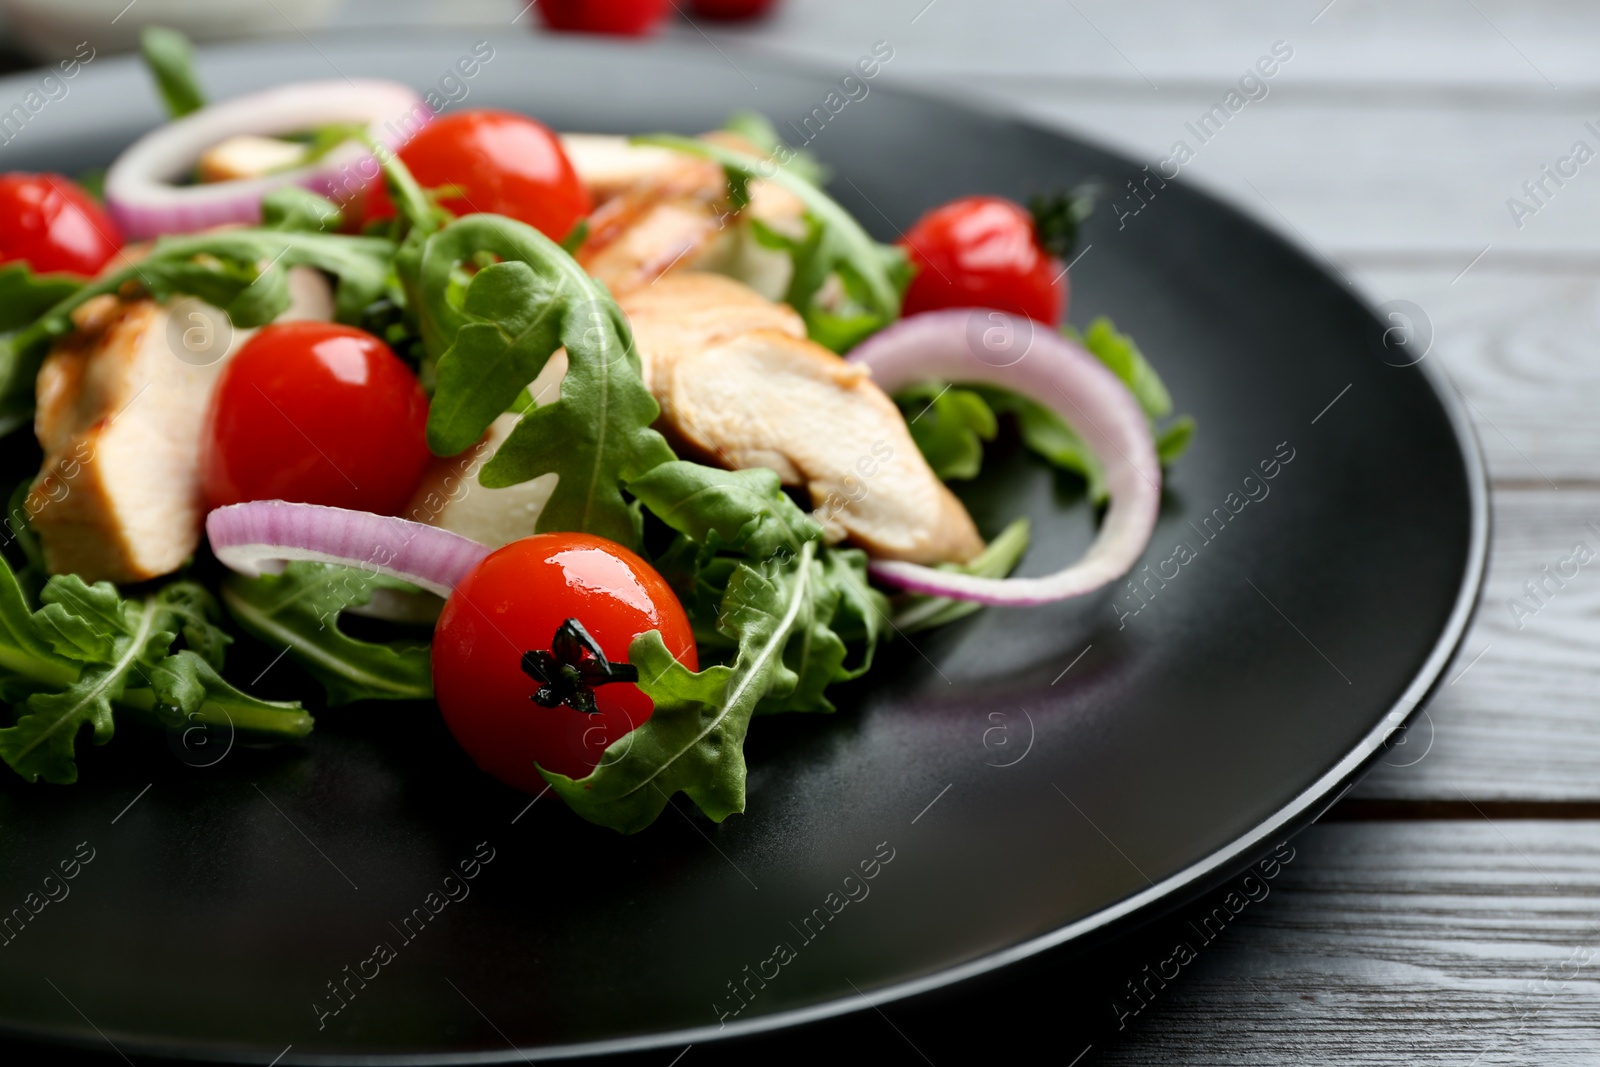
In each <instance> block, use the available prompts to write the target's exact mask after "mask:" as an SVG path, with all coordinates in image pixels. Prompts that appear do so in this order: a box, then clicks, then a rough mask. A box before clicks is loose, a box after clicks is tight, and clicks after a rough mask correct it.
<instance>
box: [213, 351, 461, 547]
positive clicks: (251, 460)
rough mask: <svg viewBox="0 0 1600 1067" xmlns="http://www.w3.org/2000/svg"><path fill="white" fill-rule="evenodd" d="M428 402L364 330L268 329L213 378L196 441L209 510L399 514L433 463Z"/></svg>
mask: <svg viewBox="0 0 1600 1067" xmlns="http://www.w3.org/2000/svg"><path fill="white" fill-rule="evenodd" d="M427 422H428V398H427V397H426V395H424V394H423V392H422V387H421V386H420V385H419V384H417V378H416V375H414V374H412V373H411V369H410V368H409V367H407V366H406V365H405V364H404V363H402V362H401V361H400V358H399V357H398V356H396V355H395V354H394V353H393V352H391V351H390V350H389V346H388V345H386V344H384V343H383V342H382V341H380V340H378V339H377V338H376V337H373V336H372V335H371V334H369V333H363V332H362V331H360V330H357V329H353V328H352V327H349V326H335V325H332V324H330V323H326V322H285V323H279V324H276V325H272V326H264V327H262V329H261V330H260V331H259V332H257V333H256V335H255V336H254V337H252V338H250V340H248V341H246V342H245V343H244V345H243V347H241V348H240V349H239V352H238V354H237V355H235V356H234V357H233V361H232V362H230V363H229V364H228V365H227V366H226V367H225V368H223V371H222V374H221V376H220V377H219V378H218V380H217V385H216V389H215V390H214V391H213V392H212V394H211V406H210V408H209V409H208V411H207V413H206V421H205V429H204V431H203V436H202V437H201V457H200V477H201V483H202V487H203V490H204V493H205V498H206V503H207V505H208V506H210V507H213V508H217V507H222V506H224V505H226V504H238V503H240V502H242V501H246V500H294V501H299V502H301V503H306V504H331V505H333V506H335V507H341V508H354V509H357V510H360V511H373V512H377V513H378V514H381V515H393V514H396V513H397V512H399V511H400V510H401V509H402V508H404V507H405V506H406V504H407V503H408V502H409V501H410V499H411V494H412V492H414V491H415V490H416V487H417V483H418V482H419V481H421V479H422V472H423V468H424V467H425V466H426V465H427V462H428V456H429V453H428V444H427V438H426V428H427Z"/></svg>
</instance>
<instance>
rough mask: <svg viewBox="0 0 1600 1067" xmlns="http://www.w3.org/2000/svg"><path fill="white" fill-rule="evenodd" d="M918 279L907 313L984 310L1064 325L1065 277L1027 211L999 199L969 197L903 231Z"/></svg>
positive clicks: (909, 292)
mask: <svg viewBox="0 0 1600 1067" xmlns="http://www.w3.org/2000/svg"><path fill="white" fill-rule="evenodd" d="M903 247H904V248H905V250H906V253H907V255H908V256H909V257H910V259H911V262H912V263H913V264H914V265H915V267H916V268H917V269H916V274H915V276H914V277H913V278H912V279H911V287H910V288H909V289H908V290H907V291H906V299H905V308H904V310H905V313H906V314H907V315H911V314H915V313H916V312H919V311H932V310H935V309H938V308H952V307H983V308H995V309H997V310H999V311H1009V312H1012V313H1013V314H1017V315H1024V316H1026V317H1028V318H1030V319H1034V320H1036V321H1038V322H1043V323H1048V324H1049V325H1052V326H1055V325H1059V324H1060V322H1061V319H1062V317H1063V316H1064V315H1065V314H1066V304H1067V272H1066V268H1065V267H1063V266H1062V264H1061V262H1060V260H1058V259H1057V258H1056V256H1054V255H1052V254H1051V250H1049V249H1047V248H1046V247H1044V245H1043V244H1042V243H1041V241H1040V239H1039V234H1038V232H1037V229H1036V220H1035V217H1034V216H1033V215H1032V214H1030V213H1029V211H1028V209H1027V208H1024V207H1023V206H1022V205H1021V204H1018V203H1015V202H1014V201H1011V200H1006V199H1004V198H1003V197H998V196H969V197H963V198H962V199H960V200H952V201H951V202H950V203H948V204H945V205H944V206H943V207H938V208H935V209H934V210H932V211H930V212H928V213H927V214H926V215H924V216H922V218H920V219H918V220H917V224H916V225H915V226H913V227H911V229H910V230H909V231H907V232H906V235H905V241H904V242H903Z"/></svg>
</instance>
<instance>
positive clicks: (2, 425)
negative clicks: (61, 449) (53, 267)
mask: <svg viewBox="0 0 1600 1067" xmlns="http://www.w3.org/2000/svg"><path fill="white" fill-rule="evenodd" d="M81 288H83V280H82V279H80V278H77V277H75V276H73V275H68V274H34V273H33V272H32V271H30V270H29V269H28V267H27V265H26V264H24V263H8V264H6V265H5V266H3V267H0V436H3V435H5V434H8V433H10V432H11V431H12V430H15V429H16V428H17V427H19V426H21V425H23V424H24V423H26V422H28V421H29V420H30V419H31V418H32V417H33V388H34V380H35V379H36V378H37V377H38V374H39V364H38V361H37V360H32V361H30V359H29V357H28V356H26V355H24V354H22V353H21V352H20V351H19V349H18V348H17V345H16V339H17V337H18V336H19V335H20V334H23V333H25V332H27V329H28V327H30V326H31V325H32V324H33V323H34V322H36V321H37V320H38V319H39V317H40V316H41V315H43V314H45V312H47V311H49V310H50V309H51V308H53V307H55V306H56V305H58V304H60V303H61V302H62V301H64V300H67V299H68V298H70V297H71V296H72V295H73V294H74V293H76V292H77V291H78V290H79V289H81Z"/></svg>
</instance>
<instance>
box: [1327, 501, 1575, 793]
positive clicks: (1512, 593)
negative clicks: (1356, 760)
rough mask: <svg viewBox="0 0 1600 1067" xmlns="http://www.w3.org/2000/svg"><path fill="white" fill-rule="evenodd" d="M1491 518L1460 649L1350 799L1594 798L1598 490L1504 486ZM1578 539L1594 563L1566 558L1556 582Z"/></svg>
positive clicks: (1401, 592) (1572, 555) (1397, 593)
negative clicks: (1478, 593) (1530, 587)
mask: <svg viewBox="0 0 1600 1067" xmlns="http://www.w3.org/2000/svg"><path fill="white" fill-rule="evenodd" d="M1494 523H1495V529H1494V541H1493V548H1492V558H1491V562H1490V569H1489V576H1488V581H1487V583H1486V585H1485V591H1484V595H1483V598H1482V600H1481V601H1480V606H1479V611H1478V617H1477V621H1476V623H1475V624H1474V626H1473V629H1472V631H1471V633H1470V634H1469V635H1468V637H1467V640H1466V642H1465V644H1464V645H1463V646H1462V652H1461V654H1460V655H1459V656H1458V657H1457V660H1456V663H1455V664H1454V665H1453V666H1452V667H1451V668H1450V669H1449V671H1447V672H1446V679H1447V681H1446V683H1445V684H1444V685H1443V686H1442V687H1441V688H1440V690H1439V692H1438V694H1437V695H1436V696H1435V698H1434V700H1433V701H1432V703H1430V704H1429V705H1428V706H1427V707H1426V708H1425V709H1424V711H1423V712H1422V714H1421V715H1420V716H1419V718H1418V720H1417V722H1416V723H1415V724H1414V725H1413V726H1412V727H1411V729H1410V730H1409V731H1408V733H1407V734H1406V736H1405V739H1404V742H1403V744H1401V745H1398V746H1396V747H1394V748H1393V749H1392V750H1391V751H1390V752H1389V753H1388V754H1387V755H1386V756H1385V757H1384V762H1383V763H1382V764H1380V765H1379V766H1378V767H1376V768H1375V769H1374V770H1373V771H1372V773H1371V774H1369V775H1368V776H1367V777H1366V778H1365V779H1364V780H1363V781H1362V782H1360V783H1359V784H1358V785H1357V786H1356V788H1355V789H1354V790H1353V791H1352V794H1351V795H1352V796H1353V797H1357V798H1365V799H1369V800H1371V799H1389V800H1397V799H1405V800H1442V801H1454V802H1460V801H1462V800H1463V799H1464V798H1467V797H1470V798H1471V799H1472V800H1474V801H1477V800H1496V801H1522V800H1543V801H1590V802H1592V801H1600V717H1597V716H1596V715H1595V693H1596V692H1597V691H1600V532H1597V531H1600V490H1596V489H1577V488H1566V489H1560V490H1554V489H1542V490H1541V489H1522V490H1503V491H1501V492H1499V493H1497V494H1496V496H1495V498H1494ZM1591 524H1593V525H1591ZM1580 543H1582V544H1584V545H1586V546H1587V547H1588V549H1590V550H1591V551H1593V552H1594V554H1595V559H1594V561H1593V562H1591V563H1590V564H1588V565H1587V566H1581V567H1580V566H1579V565H1578V564H1577V562H1576V559H1575V558H1574V559H1573V563H1572V564H1570V565H1569V567H1568V570H1569V571H1572V570H1576V574H1575V576H1573V577H1569V578H1561V576H1560V574H1559V571H1560V569H1561V564H1562V561H1563V560H1566V559H1569V558H1573V557H1574V549H1575V547H1576V546H1577V545H1578V544H1580ZM1546 567H1548V568H1549V570H1550V572H1551V573H1556V579H1549V580H1547V579H1546V577H1545V575H1546V573H1547V572H1546V571H1545V570H1544V568H1546ZM1530 581H1532V582H1535V583H1538V582H1544V583H1545V589H1544V591H1543V592H1541V594H1540V597H1539V599H1538V600H1535V599H1534V598H1533V597H1531V596H1530V595H1529V594H1528V592H1527V591H1526V589H1525V588H1524V583H1526V582H1530ZM1558 581H1559V584H1558ZM1396 595H1404V592H1403V590H1397V591H1396ZM1512 602H1516V603H1519V604H1521V605H1522V607H1520V608H1518V609H1516V610H1513V609H1512V608H1511V607H1510V606H1509V605H1510V604H1511V603H1512Z"/></svg>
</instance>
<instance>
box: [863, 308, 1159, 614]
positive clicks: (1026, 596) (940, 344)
mask: <svg viewBox="0 0 1600 1067" xmlns="http://www.w3.org/2000/svg"><path fill="white" fill-rule="evenodd" d="M849 359H850V362H852V363H861V364H864V365H866V366H867V367H870V368H871V370H872V377H873V380H874V381H875V382H876V383H877V384H878V387H879V388H881V389H883V391H884V392H886V393H893V392H895V391H897V390H899V389H903V388H905V387H906V386H908V385H912V384H915V383H917V382H923V381H927V380H929V379H938V380H940V381H949V382H956V383H960V382H983V383H986V384H989V385H998V386H1001V387H1003V388H1006V389H1010V390H1012V391H1014V392H1018V393H1021V394H1023V395H1024V396H1027V397H1028V398H1030V399H1032V400H1036V401H1038V402H1039V403H1041V404H1045V405H1046V406H1048V407H1050V408H1051V409H1052V410H1054V411H1055V412H1056V413H1057V414H1058V415H1060V416H1061V417H1062V418H1063V419H1065V420H1066V421H1067V422H1068V423H1069V424H1070V425H1071V426H1072V428H1073V429H1074V430H1076V431H1077V432H1078V434H1079V435H1080V436H1081V437H1082V438H1083V439H1084V441H1085V442H1086V443H1087V444H1088V446H1089V448H1090V450H1091V451H1093V452H1094V454H1095V456H1096V458H1098V459H1099V460H1100V463H1101V465H1102V466H1103V467H1104V468H1105V474H1106V485H1107V487H1108V488H1109V489H1110V491H1111V505H1110V507H1109V508H1108V510H1107V512H1106V517H1105V522H1104V523H1102V524H1101V527H1100V532H1099V534H1098V535H1097V536H1096V537H1095V541H1094V544H1092V545H1091V546H1090V547H1089V551H1088V552H1086V553H1085V554H1084V556H1083V558H1082V559H1080V560H1078V561H1077V562H1076V563H1074V564H1072V565H1071V566H1069V567H1067V568H1065V569H1063V570H1060V571H1057V572H1056V573H1054V574H1052V575H1049V576H1048V577H1044V578H979V577H975V576H973V575H967V574H959V573H955V572H952V571H942V570H936V569H934V568H932V567H923V566H919V565H917V564H914V563H902V562H898V561H890V560H875V561H873V562H872V563H870V564H869V565H868V567H869V570H870V571H871V573H872V574H873V575H874V576H875V577H877V578H880V579H882V580H883V581H885V582H888V583H889V584H891V585H895V586H899V587H900V588H902V589H908V590H911V591H912V592H917V593H927V594H929V595H932V596H942V597H950V598H952V599H956V600H973V601H977V602H978V603H980V604H994V605H1009V606H1015V607H1021V606H1027V605H1030V604H1044V603H1048V602H1050V601H1054V600H1065V599H1068V598H1069V597H1075V596H1082V595H1084V594H1085V593H1090V592H1093V591H1094V590H1096V589H1099V588H1101V587H1102V586H1104V585H1107V584H1109V583H1111V582H1113V581H1116V580H1117V579H1118V578H1120V577H1122V576H1123V575H1124V574H1127V573H1128V571H1129V570H1131V569H1132V567H1133V565H1134V563H1136V562H1137V561H1138V559H1139V557H1140V556H1141V555H1143V554H1144V550H1145V546H1146V545H1148V544H1149V543H1150V535H1151V534H1152V533H1153V532H1154V530H1155V524H1156V515H1157V513H1158V512H1159V511H1160V508H1161V463H1160V460H1159V459H1158V458H1157V457H1156V450H1155V442H1154V441H1153V440H1152V438H1151V435H1150V423H1149V421H1148V420H1147V419H1146V418H1145V414H1144V411H1143V410H1142V409H1141V408H1140V407H1139V402H1138V401H1137V400H1135V399H1134V397H1133V394H1132V393H1130V392H1128V390H1127V387H1125V386H1124V385H1123V384H1122V383H1121V382H1120V381H1118V380H1117V377H1116V375H1114V374H1112V373H1111V372H1110V371H1109V370H1107V369H1106V368H1105V366H1104V365H1102V364H1101V363H1100V361H1099V360H1097V359H1095V358H1094V357H1093V356H1092V355H1090V354H1089V353H1088V352H1085V351H1084V350H1083V349H1082V348H1081V347H1080V346H1078V345H1076V344H1074V343H1073V342H1071V341H1069V340H1067V339H1066V338H1065V337H1062V336H1061V334H1059V333H1057V332H1056V331H1055V330H1053V329H1051V328H1050V327H1048V326H1043V325H1040V324H1039V323H1035V322H1032V321H1031V320H1028V319H1023V318H1018V317H1016V316H1013V315H1006V314H1003V313H1001V312H998V311H988V310H986V309H979V308H964V309H955V310H949V311H929V312H924V313H922V314H920V315H912V316H910V317H908V318H905V319H901V320H900V321H899V322H897V323H895V324H894V325H892V326H890V327H888V328H887V329H885V330H883V331H881V332H880V333H878V334H876V335H874V336H872V337H870V338H868V339H867V340H865V341H863V342H862V343H861V344H859V345H857V346H856V348H855V349H854V350H853V351H852V352H851V353H850V356H849Z"/></svg>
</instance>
